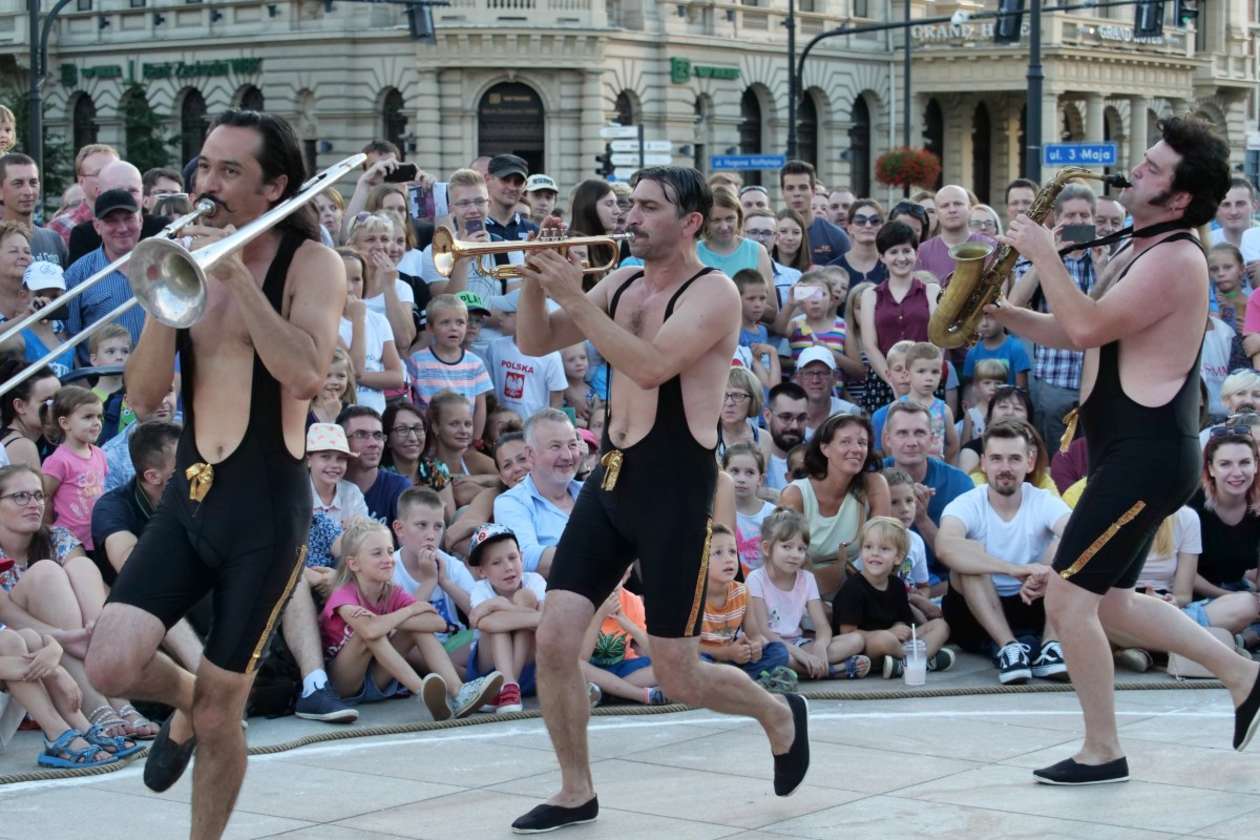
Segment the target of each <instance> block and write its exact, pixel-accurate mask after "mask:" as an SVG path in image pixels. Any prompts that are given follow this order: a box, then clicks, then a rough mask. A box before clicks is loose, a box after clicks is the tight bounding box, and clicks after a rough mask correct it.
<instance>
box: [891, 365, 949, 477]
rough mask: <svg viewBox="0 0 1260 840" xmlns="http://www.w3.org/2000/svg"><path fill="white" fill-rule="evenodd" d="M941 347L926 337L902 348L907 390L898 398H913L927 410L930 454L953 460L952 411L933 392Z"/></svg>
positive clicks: (939, 371) (938, 374) (938, 379)
mask: <svg viewBox="0 0 1260 840" xmlns="http://www.w3.org/2000/svg"><path fill="white" fill-rule="evenodd" d="M942 363H943V359H942V358H941V349H940V348H939V347H937V346H936V345H935V344H932V343H930V342H927V341H916V342H915V343H914V346H913V347H911V348H910V349H909V350H908V351H906V365H907V367H909V369H910V393H908V394H906V395H905V396H904V397H901V398H900V399H901V400H903V401H905V402H913V403H915V404H917V405H921V406H923V407H924V408H926V409H927V410H928V414H929V415H931V418H932V449H931V450H930V454H932V455H935V456H936V457H937V458H943V459H944V460H945V461H947V462H948V463H951V464H952V463H953V462H954V459H955V458H956V457H958V430H957V429H955V428H954V412H953V411H951V410H950V408H949V406H948V405H947V404H946V403H945V401H944V400H943V399H941V398H940V397H937V396H935V392H936V389H937V387H938V386H939V385H940V384H941V365H942Z"/></svg>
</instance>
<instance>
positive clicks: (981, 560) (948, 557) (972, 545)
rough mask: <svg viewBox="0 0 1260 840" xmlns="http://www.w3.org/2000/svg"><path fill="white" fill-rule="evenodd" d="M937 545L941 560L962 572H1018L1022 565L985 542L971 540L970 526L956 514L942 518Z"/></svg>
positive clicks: (997, 573) (1005, 573)
mask: <svg viewBox="0 0 1260 840" xmlns="http://www.w3.org/2000/svg"><path fill="white" fill-rule="evenodd" d="M934 547H935V548H936V556H937V557H938V558H939V559H940V561H941V562H942V563H944V564H945V565H946V566H948V567H949V569H950V570H951V571H955V572H958V573H959V574H962V575H1012V576H1016V575H1019V570H1020V567H1019V566H1016V565H1015V564H1014V563H1008V562H1006V561H1005V560H1003V559H1002V558H1000V557H994V556H993V555H991V554H989V553H988V552H986V551H985V550H984V544H983V543H981V542H979V541H977V540H972V539H968V538H967V526H966V525H965V524H963V521H962V520H961V519H958V518H957V517H953V516H943V517H941V525H940V527H939V528H938V529H937V531H936V542H935V543H934Z"/></svg>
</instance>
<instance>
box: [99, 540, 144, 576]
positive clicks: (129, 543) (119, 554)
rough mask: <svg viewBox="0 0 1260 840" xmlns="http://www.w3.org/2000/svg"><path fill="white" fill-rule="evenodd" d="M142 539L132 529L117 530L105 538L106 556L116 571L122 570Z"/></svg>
mask: <svg viewBox="0 0 1260 840" xmlns="http://www.w3.org/2000/svg"><path fill="white" fill-rule="evenodd" d="M139 541H140V540H139V539H138V538H137V537H136V535H135V534H133V533H131V532H130V531H115V532H114V533H112V534H110V535H109V536H108V537H106V538H105V556H106V557H108V558H109V565H111V566H113V567H114V570H115V571H119V572H121V571H122V567H123V564H124V563H126V562H127V558H128V557H130V556H131V551H132V549H134V548H135V547H136V543H138V542H139Z"/></svg>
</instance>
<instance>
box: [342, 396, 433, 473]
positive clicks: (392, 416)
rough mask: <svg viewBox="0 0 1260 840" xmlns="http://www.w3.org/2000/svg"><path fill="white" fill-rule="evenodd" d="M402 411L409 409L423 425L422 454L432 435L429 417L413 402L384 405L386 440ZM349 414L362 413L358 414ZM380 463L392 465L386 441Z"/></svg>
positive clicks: (383, 420)
mask: <svg viewBox="0 0 1260 840" xmlns="http://www.w3.org/2000/svg"><path fill="white" fill-rule="evenodd" d="M348 410H349V409H348V408H344V409H342V410H341V414H342V415H344V414H345V413H346V412H347V411H348ZM404 411H410V412H411V413H412V414H414V415H416V416H417V417H419V418H420V423H421V425H423V426H424V446H422V447H420V449H421V454H423V452H424V450H425V449H426V448H428V445H429V439H430V438H431V437H432V434H430V431H429V418H428V417H426V416H425V413H424V409H422V408H420V407H419V406H418V405H416V404H415V403H413V402H408V401H406V400H397V401H395V402H391V403H390V404H389V405H387V406H385V413H384V414H382V415H381V429H382V430H383V431H384V432H385V434H386V436H387V437H386V441H388V440H389V438H388V435H390V434H391V433H392V432H391V430H392V429H393V428H394V421H395V420H397V419H398V415H399V414H400V413H401V412H404ZM351 416H363V415H361V414H360V415H351ZM337 422H339V423H340V422H341V415H338V417H337ZM343 425H344V424H343ZM381 464H382V465H383V466H386V467H392V466H393V465H394V450H392V449H390V447H389V444H388V442H387V443H386V445H385V453H384V454H383V455H382V456H381Z"/></svg>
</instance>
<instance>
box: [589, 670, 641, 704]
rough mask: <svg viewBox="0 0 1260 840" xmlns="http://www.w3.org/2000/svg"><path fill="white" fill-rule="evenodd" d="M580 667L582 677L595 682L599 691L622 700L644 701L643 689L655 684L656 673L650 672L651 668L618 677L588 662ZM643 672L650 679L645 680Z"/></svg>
mask: <svg viewBox="0 0 1260 840" xmlns="http://www.w3.org/2000/svg"><path fill="white" fill-rule="evenodd" d="M581 668H582V677H583V679H585V680H586V681H587V682H593V683H595V685H597V686H599V690H600V691H602V692H604V693H605V694H607V695H608V696H610V697H620V698H621V699H622V700H630V701H631V702H634V703H643V702H645V701H646V700H647V697H646V696H645V695H644V693H643V689H644V688H646V687H648V686H653V685H656V675H655V674H652V669H651V668H644V669H642V670H639V671H635V672H634V673H633V674H631V675H630V676H629V677H626V678H622V677H619V676H617V675H616V674H614V673H613V672H611V671H605V670H604V669H603V668H597V667H595V666H594V665H592V664H591V663H589V662H583V663H581ZM643 674H647V675H650V677H651V679H650V680H645V678H644V677H643V676H642V675H643ZM632 680H634V681H633V682H632Z"/></svg>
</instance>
